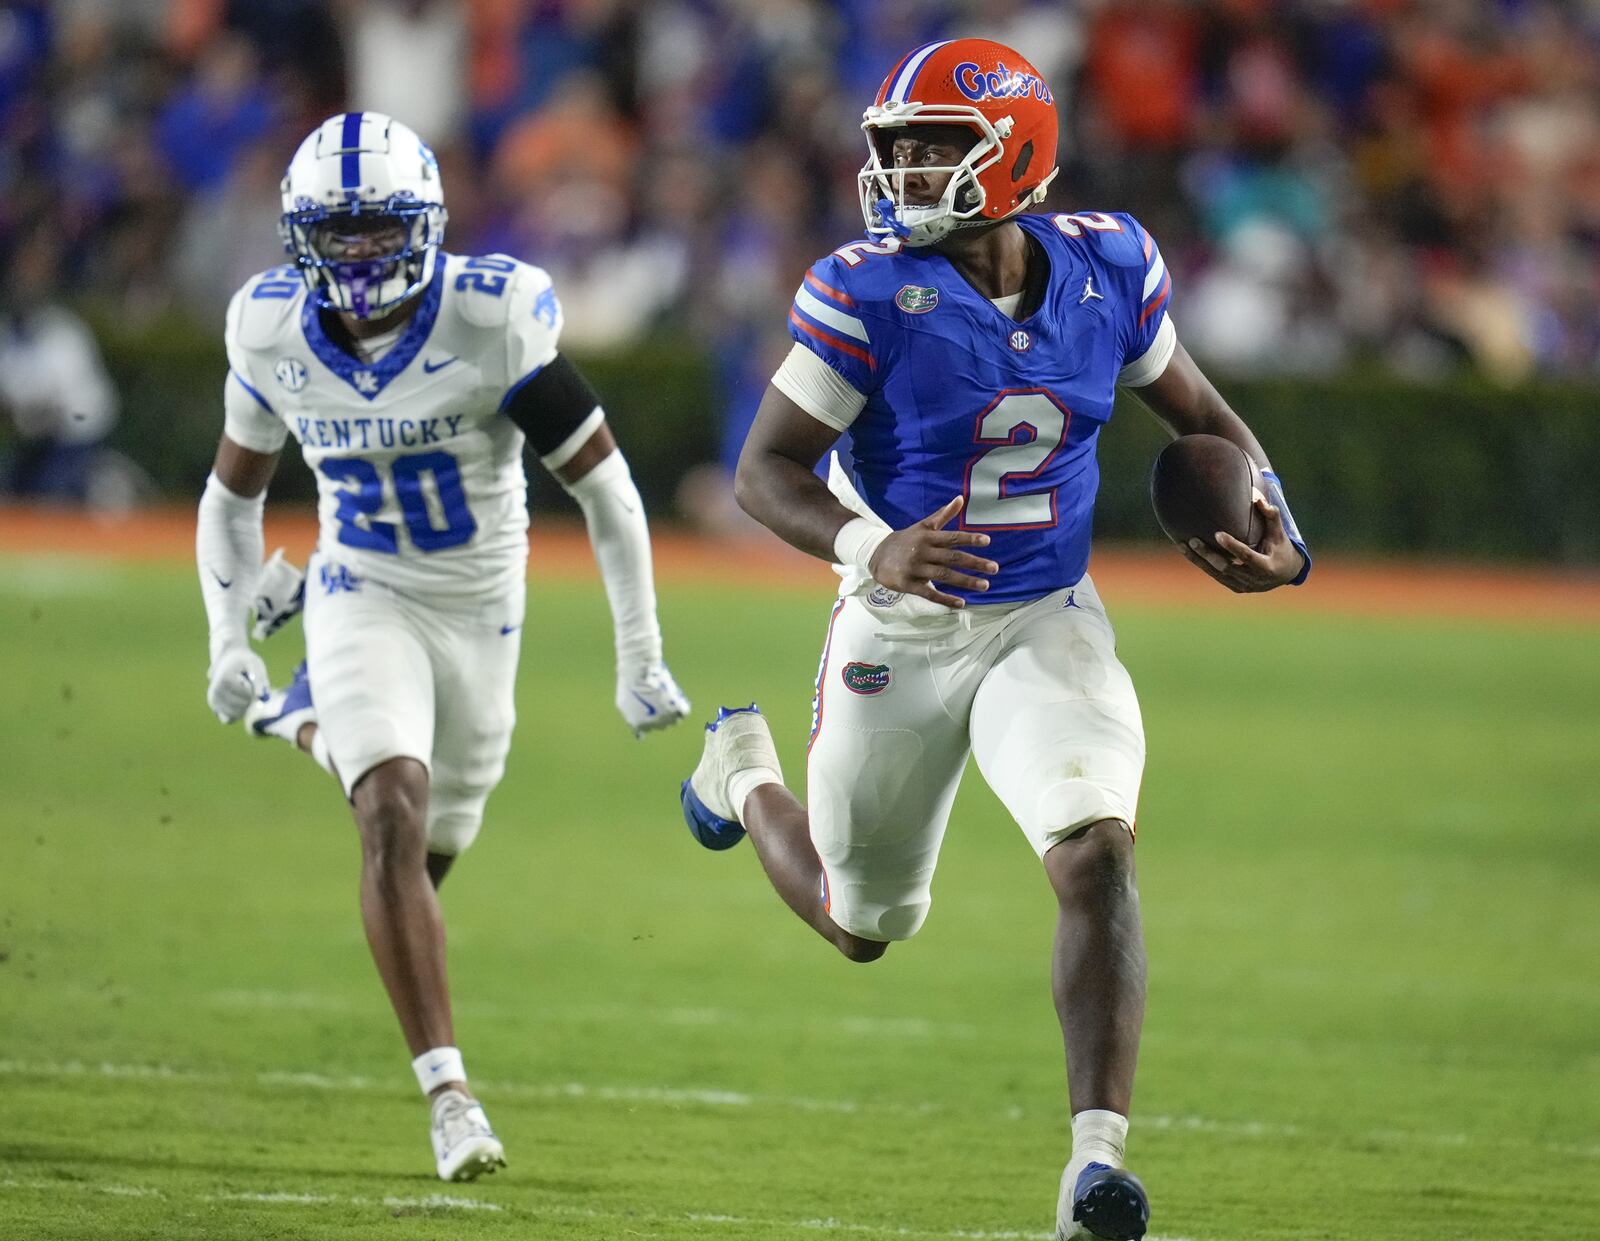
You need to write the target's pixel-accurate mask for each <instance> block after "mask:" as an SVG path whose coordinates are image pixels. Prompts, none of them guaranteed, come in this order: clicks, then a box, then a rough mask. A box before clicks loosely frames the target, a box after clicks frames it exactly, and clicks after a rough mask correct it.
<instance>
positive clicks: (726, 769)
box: [679, 702, 782, 850]
mask: <svg viewBox="0 0 1600 1241" xmlns="http://www.w3.org/2000/svg"><path fill="white" fill-rule="evenodd" d="M752 767H760V768H765V769H767V770H770V771H772V772H774V773H777V774H778V776H779V779H780V780H781V779H782V769H781V768H780V767H779V766H778V752H777V750H776V748H774V746H773V744H772V733H771V731H770V730H769V729H768V728H767V721H766V718H765V717H764V716H763V715H762V714H761V708H759V707H758V706H756V704H755V703H753V702H752V703H751V704H750V705H749V706H748V707H719V708H718V710H717V718H716V719H714V720H712V721H711V723H709V724H707V725H706V745H705V750H704V751H703V752H702V753H701V755H700V763H699V765H698V766H696V767H695V769H694V774H693V775H691V776H690V777H689V778H688V779H687V780H685V781H684V782H683V788H682V790H681V791H680V793H679V801H680V803H681V804H682V806H683V821H684V822H685V823H687V824H688V825H689V831H690V832H691V833H692V834H693V836H694V838H695V839H696V840H698V841H699V842H700V843H701V844H702V845H704V846H705V847H706V848H707V849H716V850H722V849H731V848H733V846H734V845H736V844H738V843H739V842H740V841H741V840H743V839H744V835H745V832H744V828H743V827H741V826H740V825H739V819H738V807H736V806H735V805H734V804H733V799H732V796H731V794H730V793H729V792H728V782H729V780H730V779H732V777H733V776H735V775H736V774H738V773H739V772H741V771H748V770H749V769H751V768H752Z"/></svg>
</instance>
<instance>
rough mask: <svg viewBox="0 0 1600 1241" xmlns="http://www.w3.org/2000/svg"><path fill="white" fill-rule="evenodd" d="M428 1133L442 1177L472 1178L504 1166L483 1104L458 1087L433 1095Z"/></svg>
mask: <svg viewBox="0 0 1600 1241" xmlns="http://www.w3.org/2000/svg"><path fill="white" fill-rule="evenodd" d="M431 1133H432V1137H433V1157H434V1160H435V1162H436V1163H437V1164H438V1168H439V1179H440V1180H441V1181H475V1180H477V1179H478V1178H479V1177H480V1176H482V1175H484V1174H485V1173H487V1172H493V1171H494V1170H495V1169H496V1168H503V1167H505V1166H506V1151H505V1147H503V1146H501V1145H500V1139H499V1138H497V1137H495V1136H494V1130H493V1129H491V1128H489V1118H488V1117H487V1116H485V1115H484V1114H483V1108H482V1107H480V1106H479V1104H478V1101H477V1100H476V1099H469V1098H468V1097H467V1096H466V1095H464V1094H462V1093H461V1092H460V1091H459V1090H444V1091H440V1093H439V1094H438V1095H436V1096H435V1097H434V1100H433V1122H432V1126H431Z"/></svg>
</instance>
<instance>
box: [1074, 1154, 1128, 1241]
mask: <svg viewBox="0 0 1600 1241" xmlns="http://www.w3.org/2000/svg"><path fill="white" fill-rule="evenodd" d="M1149 1226H1150V1198H1149V1196H1148V1195H1147V1194H1146V1193H1145V1188H1144V1185H1143V1184H1142V1183H1141V1182H1140V1180H1139V1178H1138V1177H1136V1176H1135V1175H1134V1174H1133V1173H1132V1172H1129V1171H1128V1170H1127V1169H1126V1168H1113V1167H1111V1166H1110V1165H1109V1164H1104V1163H1100V1162H1099V1161H1098V1160H1095V1159H1091V1158H1089V1157H1087V1156H1082V1155H1078V1156H1074V1157H1073V1158H1072V1159H1070V1160H1068V1162H1067V1166H1066V1168H1065V1169H1064V1170H1063V1171H1062V1173H1061V1192H1060V1194H1059V1196H1058V1197H1057V1199H1056V1241H1081V1239H1083V1238H1099V1241H1139V1239H1140V1238H1141V1237H1143V1236H1144V1234H1145V1230H1146V1229H1147V1228H1148V1227H1149Z"/></svg>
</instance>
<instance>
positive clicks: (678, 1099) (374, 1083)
mask: <svg viewBox="0 0 1600 1241" xmlns="http://www.w3.org/2000/svg"><path fill="white" fill-rule="evenodd" d="M0 1077H108V1078H114V1079H122V1080H132V1081H158V1082H191V1083H196V1084H203V1085H221V1084H229V1083H231V1084H240V1083H246V1082H254V1083H255V1084H256V1085H259V1086H266V1087H269V1088H280V1089H288V1090H295V1089H300V1090H327V1091H346V1090H347V1091H353V1092H368V1091H370V1092H374V1093H380V1094H392V1095H409V1093H410V1092H409V1090H407V1089H406V1087H405V1085H404V1083H403V1081H402V1079H401V1078H400V1077H399V1076H398V1075H396V1076H395V1077H393V1078H386V1079H384V1080H382V1081H379V1080H377V1079H374V1078H370V1077H364V1076H361V1075H360V1074H328V1073H300V1072H290V1071H287V1070H282V1069H276V1070H267V1071H263V1072H259V1073H224V1072H214V1071H209V1070H204V1069H186V1068H179V1067H176V1066H174V1065H166V1064H115V1063H111V1062H104V1061H95V1062H91V1061H83V1060H12V1059H0ZM478 1086H479V1088H480V1089H481V1090H482V1091H483V1093H484V1094H485V1095H487V1096H489V1097H491V1098H495V1097H499V1098H520V1099H550V1100H562V1099H571V1100H594V1101H597V1102H601V1103H627V1104H638V1103H645V1104H656V1105H659V1106H662V1107H683V1106H698V1107H713V1108H738V1109H743V1108H756V1109H760V1108H783V1109H787V1110H790V1111H801V1112H821V1113H831V1114H844V1115H854V1114H858V1113H869V1114H870V1113H891V1114H895V1115H901V1116H904V1115H908V1114H909V1115H913V1116H931V1115H937V1114H940V1113H947V1112H949V1111H951V1108H950V1107H949V1106H948V1105H945V1104H940V1103H936V1102H932V1101H924V1102H922V1103H901V1102H895V1101H881V1102H880V1101H870V1102H869V1101H862V1100H859V1099H816V1098H809V1097H806V1096H801V1095H761V1094H750V1093H747V1092H745V1091H740V1090H720V1089H715V1088H710V1087H690V1086H653V1085H648V1084H636V1085H627V1086H617V1085H603V1084H602V1085H597V1084H594V1083H590V1082H516V1081H498V1082H497V1081H483V1082H479V1083H478ZM993 1115H994V1116H995V1117H998V1118H999V1119H1003V1120H1011V1121H1020V1120H1023V1119H1024V1118H1025V1116H1026V1113H1025V1112H1024V1111H1023V1110H1022V1109H1021V1108H1017V1107H1008V1108H1004V1109H1002V1110H1000V1111H998V1112H996V1113H993ZM978 1119H982V1118H981V1117H978ZM1141 1130H1145V1131H1149V1130H1154V1131H1157V1132H1162V1133H1196V1134H1206V1135H1220V1136H1223V1137H1232V1138H1265V1139H1271V1140H1281V1139H1284V1138H1300V1139H1306V1140H1310V1139H1313V1138H1316V1139H1317V1140H1324V1135H1319V1134H1317V1133H1315V1132H1314V1131H1308V1130H1307V1129H1306V1128H1305V1127H1303V1126H1301V1125H1293V1124H1283V1123H1279V1122H1275V1121H1266V1120H1218V1119H1214V1118H1211V1117H1206V1116H1160V1115H1155V1116H1151V1115H1139V1116H1136V1117H1135V1118H1134V1131H1135V1132H1136V1133H1137V1132H1139V1131H1141ZM1350 1140H1351V1141H1352V1142H1359V1143H1376V1144H1380V1145H1386V1146H1426V1147H1449V1148H1454V1149H1464V1148H1467V1147H1472V1146H1494V1145H1498V1144H1500V1143H1502V1142H1503V1141H1504V1140H1505V1139H1504V1136H1503V1135H1495V1136H1493V1137H1476V1136H1473V1135H1471V1134H1465V1133H1421V1132H1417V1131H1415V1130H1405V1129H1380V1130H1373V1131H1371V1132H1368V1133H1364V1134H1353V1135H1351V1138H1350ZM1533 1145H1535V1146H1537V1147H1538V1148H1539V1149H1540V1150H1543V1151H1545V1152H1547V1153H1549V1154H1551V1155H1558V1156H1562V1157H1565V1158H1569V1159H1583V1160H1600V1145H1586V1144H1580V1143H1570V1142H1536V1143H1534V1144H1533Z"/></svg>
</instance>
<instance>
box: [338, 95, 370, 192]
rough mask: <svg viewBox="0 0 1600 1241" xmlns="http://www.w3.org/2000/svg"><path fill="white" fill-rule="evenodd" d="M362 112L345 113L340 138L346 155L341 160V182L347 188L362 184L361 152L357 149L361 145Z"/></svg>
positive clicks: (350, 188)
mask: <svg viewBox="0 0 1600 1241" xmlns="http://www.w3.org/2000/svg"><path fill="white" fill-rule="evenodd" d="M364 115H365V113H362V112H346V113H345V114H344V134H343V135H342V137H341V138H340V140H339V145H340V146H341V147H343V148H344V155H343V156H342V157H341V158H340V160H339V183H340V184H341V185H342V186H343V187H344V188H345V189H347V190H353V189H356V188H358V187H359V186H360V184H361V152H360V151H359V150H357V148H358V147H360V145H361V118H362V117H363V116H364Z"/></svg>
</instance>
